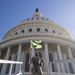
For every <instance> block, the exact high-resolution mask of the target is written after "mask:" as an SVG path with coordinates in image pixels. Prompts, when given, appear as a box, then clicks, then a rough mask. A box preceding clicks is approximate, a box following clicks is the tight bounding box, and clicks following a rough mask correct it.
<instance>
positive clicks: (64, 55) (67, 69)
mask: <svg viewBox="0 0 75 75" xmlns="http://www.w3.org/2000/svg"><path fill="white" fill-rule="evenodd" d="M63 57H64V60H67V58H66V54H65V53H64V54H63ZM65 67H66V72H67V73H70V71H69V66H68V63H65Z"/></svg>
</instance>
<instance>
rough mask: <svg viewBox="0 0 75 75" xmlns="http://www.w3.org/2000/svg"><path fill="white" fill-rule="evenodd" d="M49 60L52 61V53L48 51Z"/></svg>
mask: <svg viewBox="0 0 75 75" xmlns="http://www.w3.org/2000/svg"><path fill="white" fill-rule="evenodd" d="M49 61H50V62H51V61H53V55H52V53H49Z"/></svg>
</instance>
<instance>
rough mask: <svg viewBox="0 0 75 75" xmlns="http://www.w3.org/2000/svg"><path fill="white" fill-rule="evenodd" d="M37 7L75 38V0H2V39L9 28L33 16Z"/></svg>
mask: <svg viewBox="0 0 75 75" xmlns="http://www.w3.org/2000/svg"><path fill="white" fill-rule="evenodd" d="M36 8H39V11H40V12H41V13H42V15H43V16H44V17H46V18H49V19H50V20H52V21H54V22H55V23H57V24H59V25H61V26H63V27H64V28H65V29H67V30H68V31H69V32H70V34H71V35H72V36H73V38H74V39H75V0H0V41H1V40H2V37H3V36H4V34H5V33H6V32H7V31H8V30H10V29H11V28H12V27H14V26H16V25H17V24H18V23H20V22H21V21H22V20H24V19H26V18H28V17H31V16H32V14H33V13H34V12H35V9H36Z"/></svg>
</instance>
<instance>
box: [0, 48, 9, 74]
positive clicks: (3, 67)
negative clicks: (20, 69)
mask: <svg viewBox="0 0 75 75" xmlns="http://www.w3.org/2000/svg"><path fill="white" fill-rule="evenodd" d="M9 55H10V47H8V50H7V53H6V56H5V58H4V60H8V59H9ZM6 69H7V64H3V66H2V71H1V75H4V74H5V72H6Z"/></svg>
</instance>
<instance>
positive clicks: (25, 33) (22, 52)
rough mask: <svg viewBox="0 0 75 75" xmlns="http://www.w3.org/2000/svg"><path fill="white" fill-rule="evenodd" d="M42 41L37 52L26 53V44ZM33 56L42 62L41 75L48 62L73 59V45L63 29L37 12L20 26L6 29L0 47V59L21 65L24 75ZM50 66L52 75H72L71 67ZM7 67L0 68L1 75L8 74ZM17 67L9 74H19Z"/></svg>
mask: <svg viewBox="0 0 75 75" xmlns="http://www.w3.org/2000/svg"><path fill="white" fill-rule="evenodd" d="M30 39H32V40H42V46H43V47H42V48H41V49H38V50H36V49H30V47H29V40H30ZM36 52H39V53H40V56H41V57H43V58H44V60H45V66H44V69H43V70H44V73H45V74H46V75H48V74H47V72H48V68H49V62H52V61H60V60H67V59H74V58H75V41H74V40H73V39H72V38H71V35H70V34H69V32H68V31H67V30H65V29H64V28H63V27H61V26H59V25H57V24H56V23H54V22H53V21H50V20H49V19H47V18H45V17H43V16H42V15H41V14H40V13H39V11H38V12H35V13H34V14H33V15H32V17H31V18H28V19H25V20H23V21H22V22H21V23H20V24H18V25H16V26H15V27H13V28H12V29H10V30H9V31H8V32H7V33H6V34H5V35H4V37H3V39H2V42H1V43H0V58H1V59H4V60H5V59H6V60H13V61H22V62H23V66H22V71H23V73H24V75H29V67H30V66H29V65H28V62H29V60H30V56H31V57H32V56H33V55H34V54H35V53H36ZM51 65H52V72H53V73H54V74H55V73H57V74H56V75H58V73H63V75H67V74H68V75H71V74H75V63H74V62H71V63H70V64H68V63H56V64H54V63H53V64H51ZM9 66H10V65H7V64H3V65H0V70H1V75H6V74H7V73H8V72H9ZM19 66H20V65H13V69H12V74H13V75H15V73H18V72H19Z"/></svg>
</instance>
